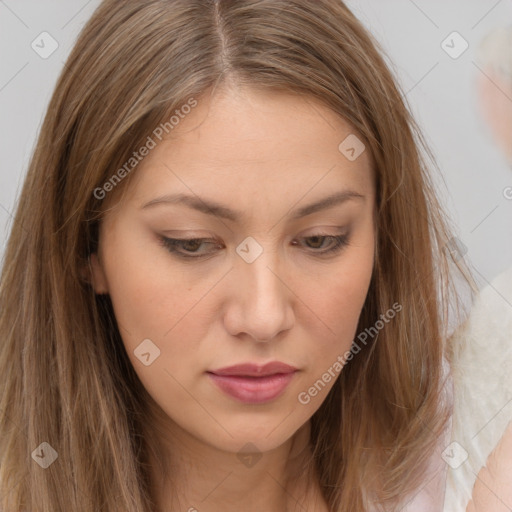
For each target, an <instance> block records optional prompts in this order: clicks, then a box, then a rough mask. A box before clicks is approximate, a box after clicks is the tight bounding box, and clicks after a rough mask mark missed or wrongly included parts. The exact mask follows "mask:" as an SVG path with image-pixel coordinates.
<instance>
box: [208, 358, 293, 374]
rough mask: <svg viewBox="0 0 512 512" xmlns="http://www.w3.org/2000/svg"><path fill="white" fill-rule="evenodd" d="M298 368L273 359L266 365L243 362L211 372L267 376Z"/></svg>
mask: <svg viewBox="0 0 512 512" xmlns="http://www.w3.org/2000/svg"><path fill="white" fill-rule="evenodd" d="M296 370H297V368H295V367H294V366H290V365H289V364H286V363H281V362H280V361H273V362H271V363H267V364H264V365H258V364H256V363H242V364H235V365H233V366H227V367H226V368H219V369H218V370H211V371H210V373H214V374H215V375H233V376H242V377H265V376H268V375H276V374H278V373H293V372H294V371H296Z"/></svg>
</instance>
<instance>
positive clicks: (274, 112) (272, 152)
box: [127, 87, 373, 210]
mask: <svg viewBox="0 0 512 512" xmlns="http://www.w3.org/2000/svg"><path fill="white" fill-rule="evenodd" d="M196 101H197V103H196V105H195V106H194V107H193V108H191V109H188V108H187V109H183V111H179V109H178V112H177V113H176V114H177V115H176V116H175V118H174V122H173V127H172V129H171V130H170V131H169V133H168V134H167V135H166V136H165V137H163V138H162V140H158V138H156V137H155V136H153V139H154V141H155V146H154V148H152V149H151V150H150V151H149V153H148V154H147V156H145V157H144V158H143V160H142V161H141V163H140V164H139V165H138V167H137V169H136V171H135V175H134V176H133V181H132V182H131V183H130V187H129V188H130V190H129V191H128V194H127V199H128V200H129V201H131V202H135V203H137V204H138V205H139V206H141V205H142V204H143V203H144V202H147V201H148V200H151V199H153V198H155V197H156V196H157V195H162V194H165V193H187V194H189V195H194V194H195V195H197V196H199V197H201V196H207V197H210V198H211V197H215V198H218V200H219V201H221V202H224V203H226V202H229V203H231V204H233V205H234V204H237V205H238V206H237V209H238V210H244V209H246V208H244V203H246V204H247V207H249V208H250V207H251V205H253V206H255V205H256V202H255V197H256V196H257V197H259V201H258V205H259V207H265V206H268V205H270V203H272V202H276V201H277V202H279V201H282V200H283V198H288V200H289V201H291V200H295V201H298V200H299V199H300V197H301V196H306V195H308V196H309V198H313V199H314V198H315V197H317V196H318V195H319V194H323V195H325V192H328V193H332V192H333V187H336V189H338V190H339V189H341V188H350V189H358V190H359V191H360V192H364V193H366V194H371V193H372V192H373V171H372V163H371V157H370V155H369V151H368V150H364V151H362V152H361V154H360V155H359V156H357V155H356V156H357V158H356V159H349V158H347V156H346V153H344V152H343V151H344V150H346V148H345V146H346V145H347V144H345V142H344V141H347V140H348V141H349V142H348V144H349V145H352V146H353V145H354V142H355V144H358V143H359V142H358V140H359V139H360V137H358V135H357V134H356V132H355V130H354V129H353V127H352V126H351V125H350V124H349V123H348V122H347V121H345V120H344V119H343V118H342V117H341V116H339V115H337V114H336V113H335V112H333V111H332V110H330V109H329V108H328V107H326V106H325V105H324V104H322V103H321V102H320V101H318V100H316V99H315V98H313V97H311V96H299V95H296V94H292V93H289V92H284V91H276V90H261V89H249V88H247V87H246V88H224V89H221V90H218V91H216V93H215V94H214V95H212V96H211V95H210V94H209V93H207V94H204V95H203V96H201V97H199V98H196ZM168 128H169V126H168ZM355 137H357V138H355ZM340 144H341V149H340ZM360 144H361V145H360V146H358V147H356V149H357V150H358V152H359V151H360V150H361V148H362V147H363V146H362V142H360ZM342 150H343V151H342ZM234 207H235V206H234Z"/></svg>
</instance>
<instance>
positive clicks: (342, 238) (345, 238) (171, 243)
mask: <svg viewBox="0 0 512 512" xmlns="http://www.w3.org/2000/svg"><path fill="white" fill-rule="evenodd" d="M311 238H324V239H326V238H327V239H328V238H330V239H332V240H333V241H334V244H333V245H332V246H331V247H329V248H328V249H324V250H322V251H318V250H314V249H313V253H316V254H317V255H319V256H324V255H331V254H336V253H339V252H341V250H342V249H343V248H344V247H345V246H347V245H348V243H349V235H348V234H344V235H327V234H324V233H317V234H315V235H311V236H307V237H303V240H308V239H311ZM159 239H160V243H161V245H163V246H164V247H165V248H166V249H167V250H168V251H169V252H170V253H172V254H175V255H176V256H177V257H178V258H182V259H200V258H206V257H207V256H209V255H210V254H200V255H199V256H193V255H192V254H196V253H188V254H186V253H183V252H180V251H179V250H178V249H177V247H181V248H183V245H184V244H186V243H190V242H200V243H201V244H203V243H205V242H211V245H218V244H217V242H216V240H213V239H208V238H167V237H165V236H160V237H159Z"/></svg>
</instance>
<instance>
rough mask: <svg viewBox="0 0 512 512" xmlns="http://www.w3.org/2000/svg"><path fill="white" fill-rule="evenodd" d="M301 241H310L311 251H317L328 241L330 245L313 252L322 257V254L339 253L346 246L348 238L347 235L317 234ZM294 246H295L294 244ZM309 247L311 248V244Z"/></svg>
mask: <svg viewBox="0 0 512 512" xmlns="http://www.w3.org/2000/svg"><path fill="white" fill-rule="evenodd" d="M303 240H309V241H312V242H313V244H312V245H313V249H319V248H320V247H321V246H324V242H325V241H326V240H330V241H331V245H330V246H327V248H326V249H322V250H319V251H314V252H318V253H320V255H324V254H334V253H337V252H340V251H341V250H342V249H343V248H344V247H345V246H346V245H348V242H349V236H348V235H347V234H344V235H327V234H323V233H317V234H315V235H312V236H308V237H304V238H303ZM294 245H296V244H295V243H294ZM309 246H310V247H311V244H310V245H309ZM319 246H320V247H319Z"/></svg>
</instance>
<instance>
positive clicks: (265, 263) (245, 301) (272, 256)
mask: <svg viewBox="0 0 512 512" xmlns="http://www.w3.org/2000/svg"><path fill="white" fill-rule="evenodd" d="M269 243H270V242H269ZM237 253H238V254H239V256H240V259H239V260H238V261H237V263H236V268H235V279H236V280H237V282H238V285H237V293H236V297H237V299H236V300H237V302H238V308H237V309H238V310H239V315H240V317H239V318H238V321H239V324H238V326H237V327H238V330H239V331H244V332H246V333H248V334H250V335H251V336H252V337H253V338H255V339H258V340H270V339H272V338H273V337H275V336H276V335H277V334H278V333H279V332H280V331H281V330H283V329H288V328H289V327H290V322H291V320H292V312H291V304H290V301H289V295H290V291H289V289H288V288H287V286H286V285H285V280H284V279H283V276H281V275H280V273H281V270H280V268H281V265H280V264H279V255H278V251H276V250H273V249H271V248H270V247H269V246H268V244H265V247H264V246H263V244H261V243H259V242H257V241H256V240H255V239H254V238H251V237H249V239H246V240H245V241H244V242H242V243H241V244H240V245H239V246H238V247H237Z"/></svg>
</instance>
